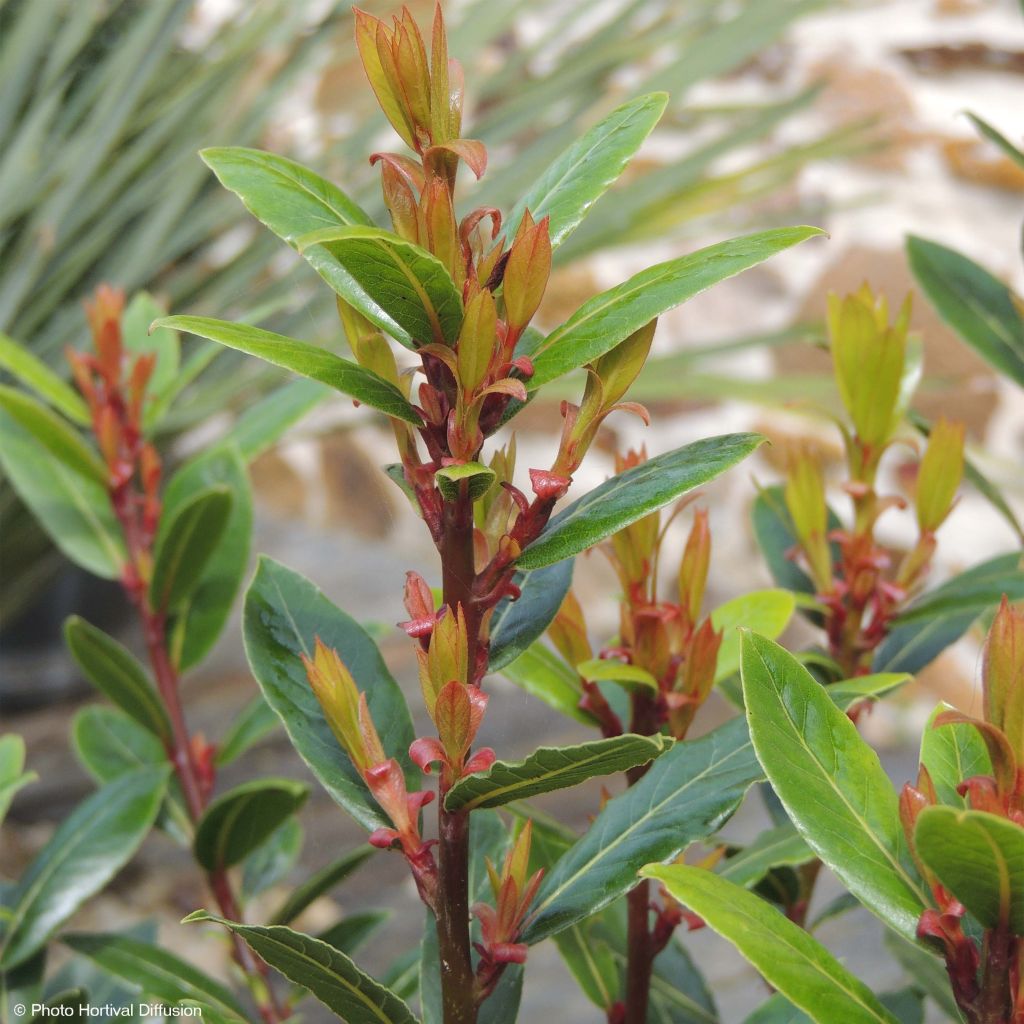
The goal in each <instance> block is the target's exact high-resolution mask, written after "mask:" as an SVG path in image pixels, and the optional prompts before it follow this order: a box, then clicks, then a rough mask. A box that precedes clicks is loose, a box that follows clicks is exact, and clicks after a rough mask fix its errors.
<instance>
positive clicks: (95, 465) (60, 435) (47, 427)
mask: <svg viewBox="0 0 1024 1024" xmlns="http://www.w3.org/2000/svg"><path fill="white" fill-rule="evenodd" d="M0 408H2V409H4V410H5V411H6V412H7V414H8V415H9V416H10V417H11V418H12V419H14V420H16V421H17V422H18V423H20V424H21V426H22V427H24V428H25V429H26V430H27V431H28V432H29V433H30V434H31V435H32V437H33V438H35V440H36V441H38V442H39V444H41V445H42V446H43V447H44V448H45V449H46V450H47V451H48V452H49V453H50V454H51V455H52V456H54V458H56V459H59V460H60V461H61V462H62V463H64V465H65V466H67V468H68V469H70V470H72V471H73V472H75V473H80V474H81V475H82V476H84V477H88V478H89V479H90V480H95V481H96V482H97V483H99V484H101V485H103V486H106V482H107V467H106V466H105V465H104V463H103V460H102V459H101V458H100V457H99V455H98V454H97V453H96V451H95V449H93V448H92V447H91V446H90V445H88V444H86V442H85V441H84V440H83V439H82V437H81V435H80V434H79V433H78V431H76V430H75V429H74V427H72V426H71V424H70V423H68V422H67V420H65V419H63V418H62V417H60V416H58V415H57V414H56V413H55V412H54V411H53V410H52V409H50V408H49V407H48V406H45V405H43V403H42V402H39V401H37V400H36V399H34V398H33V397H32V396H31V395H29V394H26V393H25V392H24V391H19V390H18V389H17V388H11V387H7V385H6V384H0Z"/></svg>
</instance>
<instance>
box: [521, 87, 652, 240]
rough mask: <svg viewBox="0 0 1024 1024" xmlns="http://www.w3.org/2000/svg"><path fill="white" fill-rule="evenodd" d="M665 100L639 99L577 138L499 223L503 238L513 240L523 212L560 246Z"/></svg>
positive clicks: (628, 157)
mask: <svg viewBox="0 0 1024 1024" xmlns="http://www.w3.org/2000/svg"><path fill="white" fill-rule="evenodd" d="M667 102H668V95H667V94H666V93H663V92H654V93H649V94H648V95H646V96H639V97H638V98H637V99H634V100H630V101H629V102H628V103H623V104H622V105H621V106H618V107H616V108H615V109H614V110H613V111H612V112H611V113H610V114H609V115H608V116H607V117H605V118H603V119H602V120H601V121H599V122H598V123H597V124H595V125H594V127H593V128H591V129H589V130H588V131H587V132H586V133H585V134H584V135H582V136H581V137H580V138H579V139H577V140H576V141H575V142H574V143H573V144H572V145H571V146H570V147H569V148H568V149H567V150H565V152H564V153H562V154H561V156H559V157H558V159H557V160H555V161H554V163H552V164H551V166H550V167H548V169H547V170H546V171H545V172H544V173H543V174H542V175H541V176H540V178H539V179H538V181H537V182H536V183H535V184H534V185H533V186H532V187H531V188H530V189H529V190H528V191H527V193H526V194H525V195H524V196H523V198H522V199H520V200H519V202H518V203H516V205H515V207H514V208H513V209H512V212H511V213H510V214H509V215H508V219H507V220H506V222H505V238H506V239H512V238H515V235H516V230H517V229H518V228H519V222H520V221H521V220H522V219H523V213H524V212H525V211H526V210H529V211H530V213H531V214H532V215H533V219H534V220H535V221H539V220H540V219H541V218H542V217H550V218H551V224H550V227H549V229H548V230H549V233H550V236H551V248H552V249H555V248H557V247H558V246H559V245H561V244H562V242H564V241H565V239H566V238H568V237H569V235H571V234H572V233H573V231H574V230H575V229H576V227H577V225H578V224H579V223H580V221H582V220H583V218H584V217H585V216H586V215H587V213H588V211H589V210H590V207H591V206H593V205H594V203H596V202H597V200H598V199H600V198H601V196H602V195H604V193H605V191H606V189H607V188H608V187H609V186H610V185H611V184H612V183H613V182H614V181H615V180H616V178H618V176H619V175H620V174H621V173H622V171H623V169H624V168H625V166H626V164H628V163H629V161H630V160H632V158H633V155H634V154H635V153H636V151H637V150H638V149H639V148H640V146H641V145H642V143H643V141H644V139H646V138H647V136H648V135H650V133H651V131H652V129H653V128H654V126H655V125H656V124H657V123H658V120H659V119H660V118H661V115H662V113H663V112H664V110H665V104H666V103H667Z"/></svg>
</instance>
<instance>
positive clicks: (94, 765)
mask: <svg viewBox="0 0 1024 1024" xmlns="http://www.w3.org/2000/svg"><path fill="white" fill-rule="evenodd" d="M71 745H72V747H73V748H74V751H75V755H76V757H77V758H78V760H79V761H80V762H81V764H82V767H83V768H85V770H86V771H87V772H88V773H89V774H90V775H91V776H92V777H93V778H94V779H95V780H96V781H97V782H101V783H103V782H113V781H114V779H116V778H118V776H120V775H124V774H125V773H126V772H134V771H138V770H139V769H140V768H152V767H154V766H156V765H161V764H166V763H167V752H166V750H165V749H164V747H163V745H162V744H161V743H160V741H159V740H158V739H157V738H156V736H154V735H153V733H152V732H150V731H149V730H148V729H144V728H143V727H142V726H141V725H139V724H138V722H136V721H135V719H134V718H130V717H129V716H128V715H126V714H125V713H124V712H123V711H119V710H118V709H117V708H109V707H106V706H104V705H102V704H93V705H91V706H89V707H85V708H82V709H81V710H80V711H78V712H76V714H75V717H74V719H73V720H72V723H71Z"/></svg>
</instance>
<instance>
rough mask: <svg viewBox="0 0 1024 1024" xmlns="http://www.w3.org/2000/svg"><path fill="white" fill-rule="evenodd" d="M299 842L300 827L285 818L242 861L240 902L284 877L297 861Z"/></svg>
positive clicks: (246, 900) (300, 839) (256, 894)
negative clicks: (243, 863) (243, 862)
mask: <svg viewBox="0 0 1024 1024" xmlns="http://www.w3.org/2000/svg"><path fill="white" fill-rule="evenodd" d="M302 839H303V833H302V826H301V825H300V824H299V822H298V821H297V820H296V819H295V818H288V819H286V820H285V821H284V823H283V824H281V825H279V826H278V827H277V828H276V829H275V830H274V831H273V832H272V833H271V835H270V837H269V838H268V839H267V840H266V841H265V842H263V843H261V844H260V845H259V846H257V847H256V849H255V850H253V851H252V853H250V854H249V856H248V857H246V859H245V865H244V869H243V872H242V899H243V900H244V901H245V902H246V903H247V902H248V901H249V900H251V899H252V898H253V897H254V896H258V895H259V894H260V893H261V892H265V891H266V890H267V889H269V888H271V886H274V885H277V884H278V882H281V881H283V880H284V879H285V878H286V877H287V876H288V873H289V872H290V871H291V870H292V868H293V867H295V862H296V861H297V860H298V857H299V852H300V851H301V849H302Z"/></svg>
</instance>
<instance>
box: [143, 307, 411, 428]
mask: <svg viewBox="0 0 1024 1024" xmlns="http://www.w3.org/2000/svg"><path fill="white" fill-rule="evenodd" d="M157 323H158V324H166V325H168V326H171V327H177V328H180V329H181V330H183V331H188V332H189V333H190V334H198V335H199V336H200V337H202V338H209V339H210V341H216V342H219V343H220V344H221V345H226V346H227V347H228V348H233V349H235V350H236V351H238V352H246V353H248V354H249V355H251V356H257V357H259V358H260V359H263V360H264V361H266V362H268V363H271V364H272V365H274V366H280V367H282V368H283V369H285V370H291V371H292V372H293V373H298V374H301V375H302V376H303V377H308V378H309V379H310V380H315V381H319V382H320V383H321V384H327V385H328V386H329V387H332V388H334V390H335V391H340V392H341V393H342V394H343V395H348V396H349V397H350V398H354V399H355V400H356V401H357V402H362V403H363V404H364V405H368V406H370V407H371V408H373V409H379V410H380V411H381V412H383V413H386V414H387V415H388V416H394V417H396V418H397V419H400V420H405V422H407V423H413V424H416V425H419V423H420V417H419V414H418V413H417V412H416V410H415V409H413V407H412V406H411V405H410V404H409V403H408V401H406V398H405V396H404V395H403V394H402V392H401V391H399V390H398V388H396V387H395V385H394V384H392V383H390V381H386V380H385V379H384V378H383V377H379V376H378V375H377V374H375V373H374V372H373V371H372V370H367V369H366V368H365V367H363V366H360V365H359V364H358V363H354V362H352V360H350V359H342V357H341V356H336V355H335V354H334V353H333V352H328V351H327V349H325V348H320V347H319V346H318V345H311V344H310V343H309V342H306V341H297V340H296V339H295V338H287V337H285V336H284V335H283V334H275V333H274V332H273V331H265V330H263V328H262V327H250V326H249V325H248V324H236V323H232V322H231V321H229V320H213V319H211V318H210V317H205V316H169V317H165V318H164V319H163V320H158V321H157Z"/></svg>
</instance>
